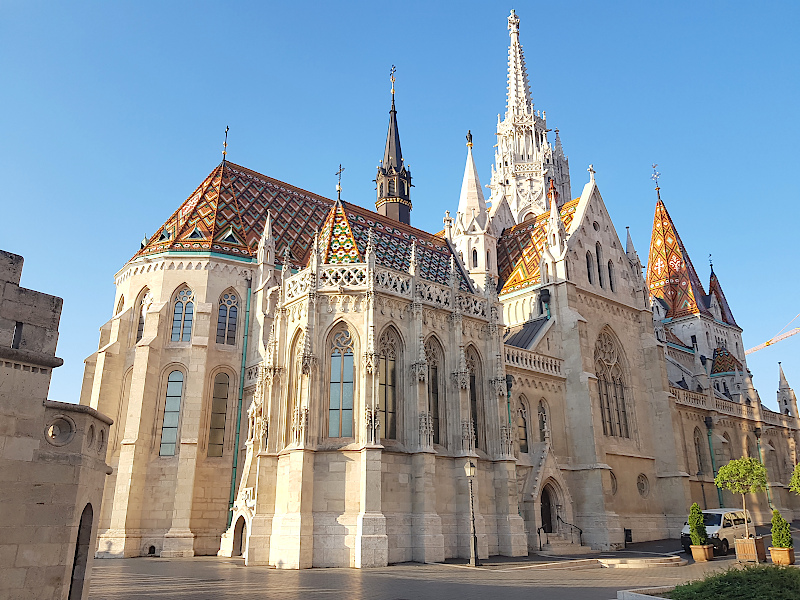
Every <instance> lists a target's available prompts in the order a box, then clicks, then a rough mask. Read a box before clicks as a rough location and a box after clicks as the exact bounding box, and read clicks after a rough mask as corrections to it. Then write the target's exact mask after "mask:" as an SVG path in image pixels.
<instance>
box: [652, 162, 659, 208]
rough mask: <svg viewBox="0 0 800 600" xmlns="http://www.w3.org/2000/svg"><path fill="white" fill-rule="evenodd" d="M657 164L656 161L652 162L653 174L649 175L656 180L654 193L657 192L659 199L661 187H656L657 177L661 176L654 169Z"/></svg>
mask: <svg viewBox="0 0 800 600" xmlns="http://www.w3.org/2000/svg"><path fill="white" fill-rule="evenodd" d="M657 166H658V164H657V163H653V174H652V175H650V179H652V180H653V181H655V182H656V193H657V194H658V199H659V200H661V188H660V187H658V178H659V177H661V173H659V172H658V171H656V167H657Z"/></svg>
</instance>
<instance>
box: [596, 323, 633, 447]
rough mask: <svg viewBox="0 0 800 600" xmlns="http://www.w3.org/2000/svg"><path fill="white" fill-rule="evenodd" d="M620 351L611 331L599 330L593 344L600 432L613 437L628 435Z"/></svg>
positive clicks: (627, 436) (624, 386)
mask: <svg viewBox="0 0 800 600" xmlns="http://www.w3.org/2000/svg"><path fill="white" fill-rule="evenodd" d="M621 354H622V351H621V349H620V348H619V347H618V344H617V342H616V340H615V339H614V338H613V337H612V336H611V334H610V333H609V332H607V331H603V332H601V333H600V335H599V336H598V338H597V343H596V344H595V350H594V363H595V373H596V375H597V389H598V394H599V396H600V412H601V415H602V420H603V433H604V434H605V435H608V436H613V437H623V438H629V437H630V431H629V428H628V409H627V405H626V398H625V390H626V385H625V375H624V372H623V369H622V365H621Z"/></svg>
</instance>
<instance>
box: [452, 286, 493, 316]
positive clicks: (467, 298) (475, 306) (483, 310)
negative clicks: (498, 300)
mask: <svg viewBox="0 0 800 600" xmlns="http://www.w3.org/2000/svg"><path fill="white" fill-rule="evenodd" d="M456 302H457V303H458V308H459V310H460V311H461V312H462V313H463V314H465V315H467V316H471V317H483V318H486V317H487V314H488V313H487V307H486V298H483V297H482V296H475V295H474V294H468V293H466V292H461V293H460V294H458V295H457V296H456Z"/></svg>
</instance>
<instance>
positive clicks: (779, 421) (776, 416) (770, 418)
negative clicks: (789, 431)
mask: <svg viewBox="0 0 800 600" xmlns="http://www.w3.org/2000/svg"><path fill="white" fill-rule="evenodd" d="M761 414H762V415H763V416H764V422H765V423H769V424H770V425H776V426H778V427H792V428H794V427H797V425H796V419H795V418H794V417H790V416H789V415H782V414H781V413H776V412H773V411H771V410H767V409H764V410H762V412H761Z"/></svg>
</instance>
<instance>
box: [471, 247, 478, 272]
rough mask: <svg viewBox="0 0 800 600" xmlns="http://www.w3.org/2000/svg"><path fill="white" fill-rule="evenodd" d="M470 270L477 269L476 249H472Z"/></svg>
mask: <svg viewBox="0 0 800 600" xmlns="http://www.w3.org/2000/svg"><path fill="white" fill-rule="evenodd" d="M472 268H473V269H477V268H478V250H477V249H476V248H473V249H472Z"/></svg>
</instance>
